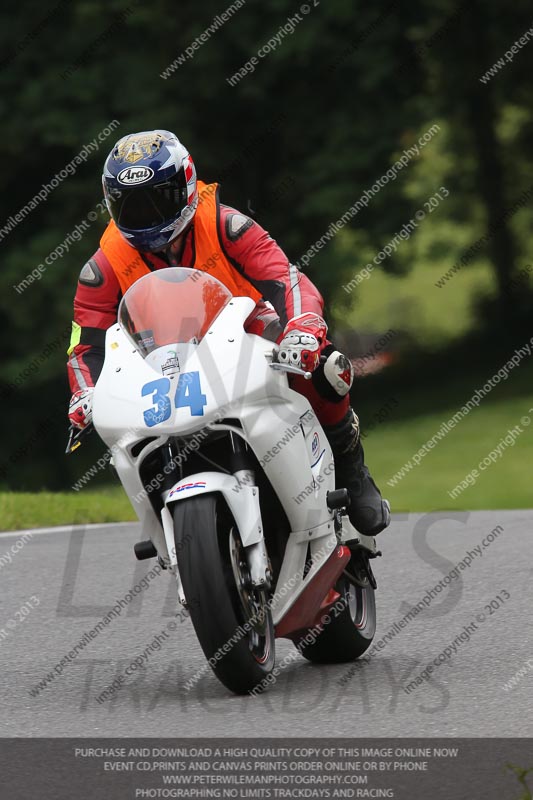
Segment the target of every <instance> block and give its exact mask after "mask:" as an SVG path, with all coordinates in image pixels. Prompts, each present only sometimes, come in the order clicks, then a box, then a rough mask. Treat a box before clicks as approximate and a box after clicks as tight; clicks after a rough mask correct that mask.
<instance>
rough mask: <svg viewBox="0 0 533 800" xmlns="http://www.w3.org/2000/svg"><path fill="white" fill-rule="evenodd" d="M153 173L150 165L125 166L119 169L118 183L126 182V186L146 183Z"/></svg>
mask: <svg viewBox="0 0 533 800" xmlns="http://www.w3.org/2000/svg"><path fill="white" fill-rule="evenodd" d="M153 175H154V171H153V169H152V167H126V168H125V169H121V170H120V172H119V173H118V175H117V180H118V182H119V183H124V184H126V186H133V185H136V184H138V183H146V181H149V180H150V178H153Z"/></svg>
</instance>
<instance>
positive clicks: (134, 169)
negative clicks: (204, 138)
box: [102, 130, 198, 253]
mask: <svg viewBox="0 0 533 800" xmlns="http://www.w3.org/2000/svg"><path fill="white" fill-rule="evenodd" d="M102 183H103V187H104V196H105V199H106V203H107V208H108V210H109V213H110V214H111V217H112V219H113V220H114V221H115V224H116V226H117V228H118V229H119V231H120V232H121V234H122V235H123V236H124V238H125V239H126V241H127V242H128V244H130V245H131V246H132V247H134V248H135V249H136V250H141V251H143V252H147V253H151V252H152V253H153V252H156V251H157V250H163V249H164V248H165V247H167V245H169V244H170V242H171V241H172V240H173V239H175V238H176V236H179V234H180V233H182V232H183V231H184V230H185V228H186V227H187V225H189V223H190V222H191V221H192V219H193V217H194V214H195V212H196V208H197V206H198V189H197V185H196V169H195V167H194V162H193V160H192V158H191V156H190V155H189V152H188V151H187V150H186V148H185V147H184V146H183V145H182V144H181V142H180V141H179V139H178V138H177V136H175V135H174V134H173V133H170V131H161V130H156V131H142V132H141V133H130V134H129V135H128V136H124V137H122V139H119V141H118V142H117V143H116V145H115V146H114V147H113V149H112V150H111V152H110V154H109V155H108V157H107V159H106V162H105V164H104V173H103V176H102Z"/></svg>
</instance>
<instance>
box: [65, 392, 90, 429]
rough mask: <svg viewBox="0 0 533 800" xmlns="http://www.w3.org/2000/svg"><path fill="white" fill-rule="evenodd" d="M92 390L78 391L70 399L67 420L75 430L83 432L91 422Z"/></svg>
mask: <svg viewBox="0 0 533 800" xmlns="http://www.w3.org/2000/svg"><path fill="white" fill-rule="evenodd" d="M93 394H94V388H92V387H89V388H88V389H79V390H78V391H77V392H74V394H73V395H72V397H71V398H70V403H69V407H68V418H69V420H70V421H71V423H72V424H73V425H74V427H75V428H80V430H83V429H84V428H86V427H87V426H88V425H90V424H91V422H92V421H93Z"/></svg>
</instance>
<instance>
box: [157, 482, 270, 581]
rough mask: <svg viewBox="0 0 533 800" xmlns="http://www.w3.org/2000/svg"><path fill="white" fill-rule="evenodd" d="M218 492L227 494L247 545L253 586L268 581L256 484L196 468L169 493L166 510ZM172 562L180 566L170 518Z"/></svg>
mask: <svg viewBox="0 0 533 800" xmlns="http://www.w3.org/2000/svg"><path fill="white" fill-rule="evenodd" d="M216 492H218V493H219V494H221V495H222V496H223V497H224V500H225V501H226V503H227V505H228V508H229V510H230V511H231V513H232V515H233V518H234V519H235V522H236V524H237V528H238V531H239V534H240V537H241V541H242V544H243V546H244V548H245V552H246V556H247V561H248V567H249V570H250V577H251V580H252V583H253V585H254V586H265V585H268V583H269V580H268V579H269V574H268V556H267V553H266V549H265V542H264V539H263V525H262V521H261V509H260V506H259V489H258V488H257V486H245V485H243V484H242V483H240V482H239V481H238V480H237V478H235V476H233V475H226V474H223V473H220V472H197V473H195V474H194V475H188V476H187V478H184V479H182V480H180V481H178V482H177V483H176V484H175V485H174V486H173V487H172V488H171V489H170V490H169V491H168V493H167V495H166V498H165V511H166V513H167V515H168V516H167V520H168V519H169V517H171V512H170V507H171V506H172V505H174V504H175V503H179V502H180V501H182V500H186V499H188V498H189V497H193V496H198V495H202V494H214V493H216ZM163 527H164V529H165V537H166V539H167V549H168V552H169V554H170V560H171V564H172V565H173V566H177V558H176V552H175V546H174V541H173V534H172V539H171V538H170V537H171V530H170V526H169V525H168V522H167V524H166V525H164V526H163Z"/></svg>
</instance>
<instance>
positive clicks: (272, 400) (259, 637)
mask: <svg viewBox="0 0 533 800" xmlns="http://www.w3.org/2000/svg"><path fill="white" fill-rule="evenodd" d="M254 305H255V304H254V301H253V300H252V299H250V298H248V297H234V296H232V294H231V293H230V291H229V290H228V289H227V288H226V287H225V286H224V285H223V284H222V283H220V282H219V281H218V280H216V279H215V278H213V277H212V276H210V275H209V274H208V273H207V272H202V271H197V270H193V269H185V268H181V267H180V268H169V269H162V270H158V271H156V272H153V273H150V274H149V275H146V276H144V277H143V278H141V279H140V280H138V281H136V283H135V284H134V285H133V286H131V288H130V289H129V290H128V291H127V292H126V294H125V295H124V297H123V299H122V301H121V303H120V307H119V311H118V321H117V324H115V325H113V326H111V327H110V328H109V329H108V331H107V334H106V342H105V362H104V366H103V370H102V373H101V375H100V378H99V380H98V381H97V383H96V387H95V392H94V399H93V422H94V427H95V429H96V431H97V432H98V434H99V436H100V437H101V438H102V439H103V441H104V442H105V443H106V445H107V446H108V447H109V448H110V450H111V452H112V454H113V462H114V467H115V469H116V472H117V473H118V476H119V479H120V481H121V483H122V486H123V487H124V490H125V491H126V493H127V495H128V496H129V498H130V501H131V503H132V505H133V508H134V510H135V511H136V513H137V516H138V518H139V520H140V523H141V530H142V541H140V542H138V543H137V544H136V545H135V554H136V557H137V558H138V559H149V558H157V559H158V561H159V564H160V565H161V567H162V568H163V569H164V570H167V571H168V573H169V574H170V575H172V576H173V577H174V579H175V580H176V583H177V593H178V598H179V601H180V603H181V604H182V605H183V606H185V608H187V609H188V611H189V613H190V618H191V620H192V624H193V626H194V630H195V632H196V635H197V637H198V640H199V643H200V645H201V647H202V650H203V652H204V654H205V656H206V659H207V661H208V664H209V666H210V667H211V668H212V670H213V672H214V673H215V675H216V677H217V678H218V679H219V680H220V681H221V682H222V683H223V684H224V686H226V687H227V688H228V689H229V690H231V691H232V692H234V693H237V694H243V693H248V692H258V691H262V690H263V689H264V688H266V687H267V686H268V685H269V683H271V682H272V681H273V680H274V678H273V670H274V668H275V640H276V638H282V637H285V638H288V639H290V640H292V642H293V643H294V645H295V646H296V647H297V648H298V650H299V651H300V653H301V655H302V656H304V657H305V658H306V659H308V660H309V661H312V662H317V663H340V662H347V661H353V660H355V659H357V658H358V657H359V656H361V655H362V654H363V653H364V652H365V651H366V650H367V648H368V647H369V646H370V644H371V642H372V639H373V637H374V634H375V629H376V604H375V589H376V581H375V578H374V575H373V572H372V569H371V566H370V560H371V559H372V558H375V557H376V556H377V555H381V553H379V551H377V548H376V542H375V539H374V537H371V536H364V535H362V534H360V533H358V532H357V531H356V530H355V528H353V526H352V525H351V524H350V522H349V520H348V517H347V516H346V508H347V506H348V502H349V499H348V493H347V491H346V489H343V488H342V487H341V488H336V487H335V465H334V461H333V455H332V452H331V448H330V446H329V443H328V440H327V438H326V436H325V434H324V431H323V429H322V427H321V426H320V424H319V422H318V420H317V418H316V416H315V414H314V412H313V410H312V409H311V406H310V405H309V402H308V401H307V399H306V398H304V397H303V396H302V395H300V394H298V393H297V392H295V391H293V390H292V389H291V387H290V378H289V375H290V374H291V373H294V374H301V375H304V377H306V378H308V379H309V378H310V377H311V375H310V373H306V372H304V371H303V370H301V369H299V368H297V367H293V366H291V365H287V364H281V363H279V362H278V361H277V360H276V353H277V346H276V345H273V343H272V342H270V341H268V340H266V339H263V338H261V337H259V336H257V335H253V334H248V333H246V331H245V329H244V323H245V321H246V319H247V317H248V316H249V315H250V313H251V312H252V311H253V308H254ZM71 438H72V437H71ZM78 443H79V442H77V441H72V442H71V444H70V448H68V449H70V450H72V449H74V447H75V446H76V445H77V444H78Z"/></svg>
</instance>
